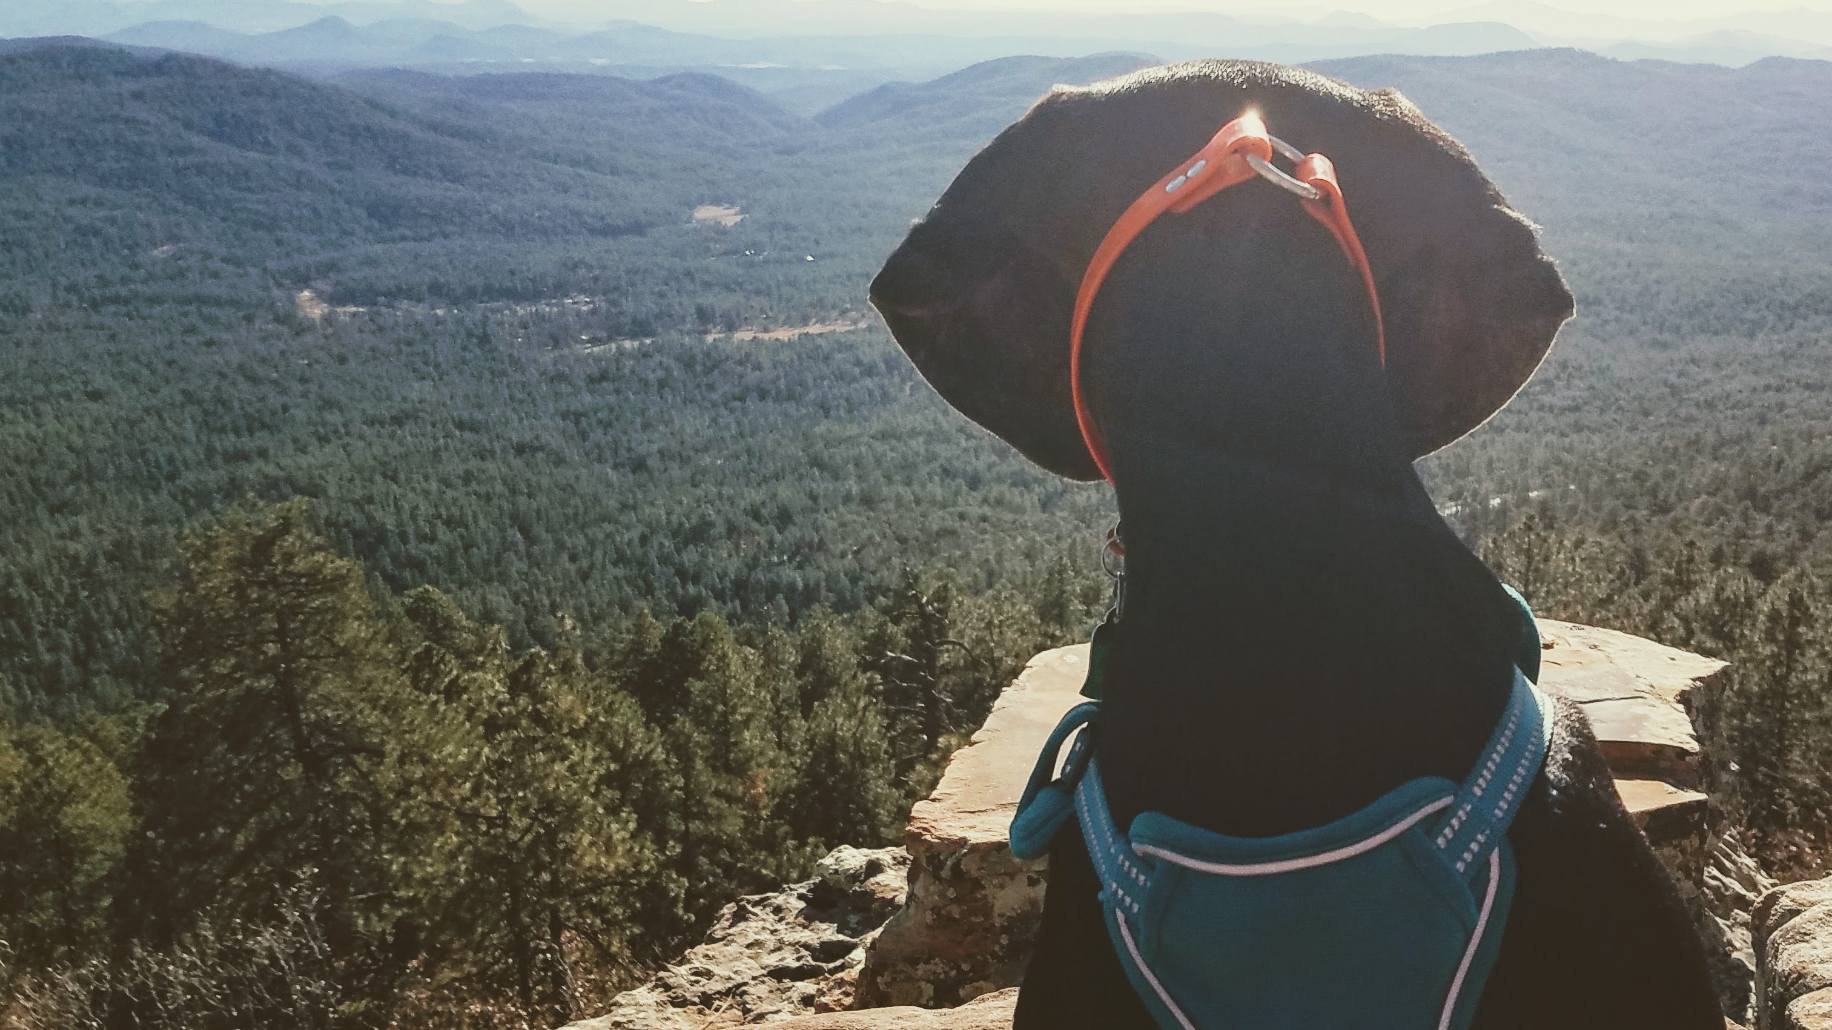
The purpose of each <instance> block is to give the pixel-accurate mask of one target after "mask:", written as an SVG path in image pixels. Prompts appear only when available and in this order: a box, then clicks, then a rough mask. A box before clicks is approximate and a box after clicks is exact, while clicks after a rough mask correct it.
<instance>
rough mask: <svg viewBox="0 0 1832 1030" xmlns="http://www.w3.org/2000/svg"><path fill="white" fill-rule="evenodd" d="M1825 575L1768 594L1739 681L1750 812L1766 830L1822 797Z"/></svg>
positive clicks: (1739, 740) (1739, 731) (1786, 823)
mask: <svg viewBox="0 0 1832 1030" xmlns="http://www.w3.org/2000/svg"><path fill="white" fill-rule="evenodd" d="M1821 596H1822V595H1821V593H1820V591H1819V589H1818V587H1817V583H1816V582H1815V581H1813V580H1812V579H1811V578H1810V577H1808V576H1806V575H1804V574H1797V575H1792V576H1788V577H1786V578H1783V579H1782V580H1780V581H1778V582H1776V584H1775V585H1774V586H1773V587H1771V588H1770V589H1769V590H1768V592H1767V594H1766V595H1765V596H1764V598H1763V602H1762V605H1761V608H1760V611H1759V614H1758V616H1757V621H1756V635H1755V639H1754V640H1753V641H1752V647H1751V649H1750V650H1751V651H1753V654H1751V655H1750V657H1749V658H1748V659H1746V662H1747V668H1746V670H1745V671H1744V672H1743V674H1742V675H1739V676H1738V677H1737V678H1736V680H1735V681H1734V682H1735V683H1736V684H1737V686H1738V687H1739V688H1740V693H1741V695H1742V697H1741V701H1742V705H1741V711H1740V713H1739V718H1738V725H1737V726H1736V728H1735V729H1733V731H1732V733H1733V737H1732V739H1733V741H1734V743H1735V744H1736V747H1737V756H1738V764H1739V765H1740V767H1741V774H1742V782H1743V794H1744V800H1745V802H1746V804H1747V818H1748V821H1749V823H1750V825H1751V826H1753V827H1754V828H1756V829H1757V830H1758V831H1768V832H1773V831H1782V830H1787V829H1789V828H1791V827H1792V826H1794V825H1795V823H1796V822H1797V821H1798V819H1799V817H1800V816H1801V815H1802V812H1803V809H1805V808H1807V807H1809V806H1814V805H1816V804H1817V801H1818V798H1817V797H1816V794H1817V787H1818V780H1819V769H1818V767H1817V751H1818V748H1819V746H1820V745H1821V744H1822V743H1823V741H1824V739H1825V725H1826V716H1827V707H1826V702H1827V698H1826V694H1825V690H1826V682H1825V674H1824V661H1825V659H1824V656H1823V648H1822V646H1821V645H1819V644H1818V643H1817V639H1816V634H1818V632H1819V631H1820V628H1821V627H1822V626H1823V625H1824V624H1825V619H1824V609H1823V603H1822V602H1821V600H1820V598H1821Z"/></svg>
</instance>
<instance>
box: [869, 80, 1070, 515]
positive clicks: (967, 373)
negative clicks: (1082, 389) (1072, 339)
mask: <svg viewBox="0 0 1832 1030" xmlns="http://www.w3.org/2000/svg"><path fill="white" fill-rule="evenodd" d="M1056 96H1057V95H1056V94H1052V95H1051V96H1050V97H1046V98H1045V99H1044V101H1043V102H1041V103H1039V104H1038V105H1037V106H1036V107H1035V108H1033V109H1032V110H1031V113H1030V114H1028V115H1027V116H1026V117H1025V118H1024V119H1023V120H1021V121H1019V122H1018V123H1017V124H1015V125H1013V126H1011V127H1010V128H1008V129H1006V130H1005V132H1003V133H1002V134H1000V136H999V138H998V139H996V140H994V141H993V143H992V144H991V145H989V146H988V147H987V148H986V149H985V150H983V151H981V152H980V154H979V155H978V156H977V157H975V158H974V159H973V161H972V162H970V163H969V164H968V165H967V167H966V168H965V169H964V170H962V171H961V173H960V175H958V176H957V177H956V178H955V180H954V183H953V185H951V186H949V187H948V190H947V192H945V193H944V194H943V195H942V198H941V199H940V200H939V201H937V202H936V203H935V206H934V207H933V208H931V209H930V210H929V213H928V215H927V216H926V217H925V218H923V219H922V220H921V221H919V222H917V223H916V225H915V226H914V227H912V228H911V230H910V233H909V236H908V237H907V238H906V239H905V240H904V241H903V245H902V246H900V247H898V248H897V250H896V251H895V252H894V253H892V254H891V256H890V259H889V260H887V261H886V262H885V264H884V268H883V269H882V270H881V271H879V273H878V276H877V278H875V279H874V280H873V281H872V284H871V300H872V304H873V306H875V307H876V308H877V309H878V311H879V312H880V313H881V314H882V315H883V316H884V320H885V322H886V324H888V325H889V326H890V328H891V333H892V334H893V335H894V336H895V337H896V339H897V343H898V344H899V345H901V346H902V347H903V349H904V352H905V353H907V354H908V355H909V357H910V360H911V361H912V362H914V363H915V365H916V368H917V370H918V371H920V372H921V373H922V374H923V376H924V377H925V378H926V379H928V381H929V383H930V385H932V386H933V387H935V390H936V392H938V393H940V394H941V395H942V397H943V398H945V399H946V400H947V401H948V403H950V404H952V405H954V407H956V408H958V409H959V410H960V411H961V412H962V413H963V414H965V415H966V416H967V417H968V418H971V419H973V420H974V421H975V422H978V423H979V424H980V425H982V426H985V427H986V428H987V429H990V430H991V431H992V432H993V433H995V434H997V435H998V436H999V437H1001V438H1002V439H1004V440H1005V441H1006V442H1007V443H1010V444H1011V445H1012V446H1014V447H1016V448H1017V449H1018V450H1019V451H1020V452H1021V453H1022V454H1024V456H1025V457H1027V458H1029V459H1031V460H1032V461H1034V462H1036V463H1037V464H1039V465H1042V466H1043V467H1044V468H1047V469H1049V470H1051V471H1053V472H1056V473H1058V474H1061V475H1065V476H1068V477H1070V478H1073V479H1095V478H1098V477H1099V475H1100V472H1099V469H1097V468H1096V467H1095V465H1094V460H1093V459H1092V458H1091V457H1090V456H1089V455H1088V453H1087V450H1086V448H1085V447H1083V446H1082V442H1081V433H1080V431H1079V430H1077V429H1076V427H1075V412H1074V408H1073V406H1072V404H1071V401H1070V396H1069V365H1068V346H1069V344H1068V340H1069V315H1070V309H1071V308H1072V307H1073V305H1074V302H1075V289H1076V287H1077V286H1078V285H1079V284H1080V277H1081V269H1080V268H1079V267H1077V266H1076V265H1075V261H1076V250H1077V247H1076V244H1075V241H1074V240H1073V239H1072V238H1071V237H1069V236H1065V235H1064V232H1063V229H1064V228H1065V226H1066V224H1067V221H1068V217H1067V213H1066V212H1062V211H1058V210H1053V209H1052V201H1053V200H1056V199H1058V196H1059V195H1058V194H1057V192H1056V189H1055V188H1054V186H1055V185H1057V184H1052V183H1051V182H1050V181H1049V176H1048V172H1047V168H1048V167H1049V165H1050V164H1051V163H1052V157H1051V151H1052V149H1056V150H1058V152H1060V148H1061V146H1062V144H1063V143H1065V142H1066V141H1067V140H1066V138H1065V134H1067V133H1069V132H1070V131H1071V130H1070V127H1069V126H1068V125H1067V123H1066V121H1065V119H1063V118H1062V117H1060V116H1058V114H1057V112H1056V111H1055V107H1056V106H1057V105H1056V104H1055V103H1054V101H1055V99H1056Z"/></svg>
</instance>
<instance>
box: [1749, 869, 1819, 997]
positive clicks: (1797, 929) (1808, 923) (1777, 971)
mask: <svg viewBox="0 0 1832 1030" xmlns="http://www.w3.org/2000/svg"><path fill="white" fill-rule="evenodd" d="M1751 923H1752V929H1753V931H1754V940H1753V944H1754V947H1755V952H1756V998H1757V1005H1756V1030H1832V878H1828V879H1824V880H1813V881H1809V882H1807V883H1795V884H1789V885H1788V886H1785V887H1778V888H1776V889H1774V890H1771V891H1769V892H1768V893H1767V894H1765V895H1763V897H1762V900H1761V901H1760V902H1758V903H1757V904H1756V909H1755V912H1754V914H1753V915H1752V917H1751Z"/></svg>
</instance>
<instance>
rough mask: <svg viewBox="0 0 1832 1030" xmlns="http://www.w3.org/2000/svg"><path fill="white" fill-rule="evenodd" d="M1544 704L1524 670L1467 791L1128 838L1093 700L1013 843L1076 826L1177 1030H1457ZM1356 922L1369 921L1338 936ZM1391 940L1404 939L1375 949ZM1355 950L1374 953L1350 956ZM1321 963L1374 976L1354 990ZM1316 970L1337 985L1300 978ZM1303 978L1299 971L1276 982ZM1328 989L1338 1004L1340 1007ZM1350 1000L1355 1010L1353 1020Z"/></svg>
mask: <svg viewBox="0 0 1832 1030" xmlns="http://www.w3.org/2000/svg"><path fill="white" fill-rule="evenodd" d="M1515 597H1516V600H1519V598H1518V595H1515ZM1520 603H1521V606H1522V610H1523V613H1526V608H1525V602H1524V601H1523V602H1520ZM1524 621H1525V624H1526V626H1527V627H1528V629H1527V631H1526V633H1525V634H1524V635H1523V640H1522V649H1521V651H1522V653H1521V655H1520V660H1519V662H1518V665H1519V666H1522V667H1524V666H1528V665H1529V664H1531V666H1532V667H1533V671H1535V672H1537V665H1538V657H1539V640H1538V635H1537V631H1536V630H1535V629H1534V628H1533V622H1532V618H1531V614H1530V613H1526V614H1525V618H1524ZM1549 711H1550V709H1549V707H1548V704H1547V702H1546V700H1545V699H1544V697H1543V696H1542V695H1541V694H1540V692H1539V691H1538V689H1537V688H1536V687H1535V686H1534V685H1533V683H1532V682H1531V680H1530V679H1529V678H1528V675H1527V674H1526V673H1525V672H1524V671H1521V669H1519V668H1517V671H1516V673H1515V676H1514V683H1513V687H1512V690H1511V692H1510V695H1509V698H1508V704H1507V707H1506V709H1505V710H1504V711H1503V712H1502V715H1501V718H1500V720H1499V721H1498V722H1497V724H1496V726H1495V729H1494V731H1493V732H1492V734H1491V735H1490V737H1489V740H1488V743H1487V745H1486V746H1485V748H1484V749H1483V752H1482V758H1481V759H1480V760H1479V761H1478V762H1477V764H1476V767H1475V769H1474V770H1473V771H1472V772H1471V773H1470V775H1469V776H1468V778H1466V779H1465V780H1464V781H1463V782H1462V783H1461V784H1456V783H1452V782H1451V781H1449V780H1443V779H1437V778H1427V779H1421V780H1415V781H1413V782H1411V783H1408V784H1404V785H1402V786H1400V787H1399V788H1397V789H1395V790H1394V791H1392V792H1390V793H1389V794H1388V795H1386V796H1384V797H1383V798H1381V799H1380V800H1379V801H1377V802H1375V804H1373V805H1370V806H1369V807H1368V808H1366V809H1363V810H1362V811H1361V812H1357V813H1355V814H1353V815H1350V816H1348V817H1346V818H1344V819H1342V820H1339V821H1337V822H1335V823H1332V824H1330V825H1329V826H1326V827H1320V828H1317V829H1314V830H1307V831H1302V832H1300V833H1297V834H1289V835H1286V836H1283V837H1277V838H1262V839H1244V838H1228V837H1224V836H1221V835H1219V834H1214V833H1211V832H1209V831H1206V830H1202V829H1200V828H1197V827H1192V826H1189V825H1187V824H1183V823H1180V822H1177V821H1176V820H1173V819H1170V818H1168V817H1166V816H1164V815H1162V814H1159V813H1156V812H1145V813H1142V814H1140V815H1139V817H1138V818H1137V819H1135V820H1134V822H1133V824H1132V827H1131V828H1130V831H1126V830H1122V829H1121V828H1120V827H1119V826H1118V825H1117V824H1116V823H1115V822H1114V821H1113V816H1112V812H1111V810H1110V809H1109V808H1108V805H1107V800H1106V794H1105V791H1104V790H1103V789H1102V785H1101V777H1100V763H1099V760H1098V759H1097V758H1096V756H1095V750H1096V747H1095V735H1096V734H1097V732H1098V729H1099V724H1098V722H1096V719H1097V716H1098V715H1099V712H1100V705H1099V703H1098V702H1087V703H1083V704H1079V705H1077V706H1075V707H1074V708H1073V709H1071V710H1070V711H1069V712H1068V714H1067V715H1065V716H1064V717H1063V719H1062V721H1061V722H1060V723H1059V724H1058V725H1057V727H1056V729H1055V731H1054V732H1053V733H1052V734H1051V735H1050V738H1049V741H1048V742H1047V743H1046V745H1045V747H1044V748H1043V752H1042V754H1041V755H1040V756H1039V757H1038V761H1037V764H1036V767H1035V768H1034V769H1033V771H1032V773H1031V777H1030V781H1029V782H1028V783H1027V784H1026V787H1025V791H1024V795H1023V798H1022V800H1021V801H1020V802H1019V807H1018V813H1017V816H1016V817H1015V818H1014V819H1013V821H1012V827H1011V845H1012V851H1013V852H1014V853H1015V854H1016V855H1017V856H1018V857H1020V858H1027V859H1028V858H1036V857H1041V856H1042V855H1044V854H1046V853H1047V852H1048V850H1049V847H1050V844H1051V842H1052V840H1053V839H1054V838H1055V836H1056V834H1057V833H1058V832H1060V830H1061V829H1062V828H1063V827H1064V826H1065V825H1066V824H1067V822H1068V820H1069V818H1071V817H1073V818H1075V819H1076V820H1077V822H1078V823H1079V824H1080V826H1081V830H1082V837H1083V840H1084V842H1085V844H1086V847H1087V851H1088V856H1089V858H1090V860H1091V861H1092V864H1093V867H1094V871H1095V874H1096V875H1097V877H1098V879H1099V882H1100V884H1101V892H1100V902H1101V906H1102V909H1103V912H1104V913H1105V917H1106V922H1107V927H1108V933H1109V936H1110V937H1111V938H1112V941H1113V945H1114V948H1115V951H1116V953H1117V954H1118V956H1119V958H1120V961H1121V965H1122V966H1123V967H1125V969H1126V974H1127V977H1128V979H1129V980H1130V981H1131V983H1132V985H1133V988H1134V990H1135V991H1136V992H1137V993H1138V994H1139V996H1140V998H1141V999H1142V1000H1143V1001H1144V1002H1145V1004H1146V1006H1147V1008H1149V1009H1150V1010H1151V1011H1152V1013H1153V1014H1154V1016H1155V1017H1156V1019H1157V1021H1158V1022H1159V1024H1160V1025H1161V1026H1164V1027H1167V1028H1171V1030H1198V1028H1199V1027H1200V1028H1203V1030H1207V1028H1209V1027H1214V1028H1216V1030H1235V1028H1236V1027H1245V1026H1263V1025H1272V1024H1268V1023H1266V1022H1265V1020H1266V1019H1267V1018H1269V1017H1268V1015H1267V1013H1268V1012H1273V1013H1277V1014H1278V1015H1277V1016H1275V1017H1271V1018H1279V1019H1284V1020H1286V1021H1284V1022H1278V1023H1277V1024H1276V1025H1291V1026H1297V1025H1306V1026H1309V1025H1336V1026H1349V1025H1353V1026H1356V1027H1382V1028H1386V1027H1394V1028H1401V1027H1404V1028H1407V1030H1412V1028H1415V1027H1416V1028H1419V1030H1429V1027H1435V1028H1436V1030H1460V1028H1463V1027H1466V1026H1467V1025H1468V1022H1469V1021H1470V1020H1471V1019H1472V1018H1473V1017H1474V1010H1475V1005H1476V1002H1477V1000H1478V999H1479V997H1480V995H1481V988H1482V985H1483V982H1484V981H1485V980H1486V977H1487V973H1488V970H1489V968H1490V967H1491V966H1492V965H1493V962H1494V958H1495V954H1496V951H1497V950H1498V948H1499V945H1500V939H1501V931H1502V928H1503V926H1504V925H1505V922H1506V918H1507V912H1508V908H1509V905H1510V902H1511V900H1512V893H1513V878H1514V869H1513V854H1512V849H1511V848H1510V847H1509V846H1508V843H1507V831H1508V827H1509V825H1510V824H1511V823H1512V822H1513V819H1514V816H1515V815H1516V814H1517V813H1518V812H1519V810H1520V805H1521V803H1522V801H1523V800H1524V798H1525V795H1526V794H1527V791H1528V789H1529V787H1530V786H1531V785H1532V783H1533V781H1534V779H1535V778H1536V777H1537V775H1538V773H1539V770H1540V768H1541V767H1542V765H1543V764H1544V761H1545V756H1546V751H1547V747H1548V743H1549V739H1550V720H1549V718H1548V717H1547V713H1548V712H1549ZM1071 735H1074V737H1075V739H1074V743H1073V745H1072V746H1071V747H1070V749H1069V752H1068V755H1067V757H1066V758H1065V759H1064V760H1063V762H1062V764H1061V767H1060V770H1059V772H1058V774H1057V775H1056V776H1055V777H1054V778H1052V777H1051V770H1052V767H1053V766H1054V765H1055V759H1056V756H1057V754H1058V753H1059V752H1060V751H1061V749H1062V746H1063V744H1064V743H1065V742H1067V741H1068V739H1069V738H1070V736H1071ZM1453 874H1454V875H1453ZM1453 883H1454V884H1456V885H1457V886H1455V887H1452V886H1449V885H1450V884H1453ZM1446 899H1448V901H1446ZM1344 913H1347V917H1346V918H1345V916H1344ZM1356 919H1360V920H1361V922H1362V923H1363V924H1365V927H1371V928H1372V929H1365V928H1364V929H1362V930H1355V929H1353V928H1352V927H1351V928H1350V929H1349V930H1347V931H1342V932H1337V931H1339V930H1341V927H1342V924H1344V923H1354V922H1355V920H1356ZM1267 927H1273V928H1274V930H1273V931H1272V932H1271V933H1268V931H1267ZM1357 934H1359V935H1357ZM1383 934H1385V935H1387V936H1390V937H1391V936H1393V935H1394V934H1398V936H1396V937H1393V939H1392V940H1391V941H1390V942H1379V938H1380V937H1381V936H1382V935H1383ZM1407 934H1411V935H1412V937H1411V938H1408V937H1407ZM1332 935H1333V936H1332ZM1281 936H1282V937H1283V938H1284V939H1285V940H1286V941H1287V943H1290V942H1296V943H1295V945H1294V946H1296V947H1298V948H1300V949H1302V954H1303V955H1304V957H1305V959H1306V961H1288V960H1287V959H1286V958H1284V957H1282V955H1281V953H1279V952H1278V950H1277V948H1276V947H1274V946H1273V945H1275V944H1276V943H1277V942H1276V941H1273V940H1270V939H1269V938H1272V937H1281ZM1370 942H1376V944H1375V945H1373V946H1371V945H1370ZM1332 949H1334V951H1332ZM1356 949H1361V950H1364V951H1373V950H1378V951H1379V952H1380V954H1379V955H1372V954H1369V955H1361V956H1357V955H1354V954H1348V953H1346V952H1353V951H1355V950H1356ZM1338 952H1343V953H1341V954H1338ZM1413 953H1416V954H1413ZM1332 962H1333V963H1334V965H1331V963H1332ZM1313 966H1321V967H1325V968H1330V969H1341V970H1348V971H1349V972H1348V973H1347V978H1353V977H1355V976H1357V975H1360V976H1363V977H1367V978H1369V979H1368V980H1367V982H1364V983H1359V984H1352V983H1347V982H1346V980H1345V977H1344V976H1341V975H1334V976H1332V975H1330V974H1327V973H1322V972H1320V971H1319V970H1318V969H1312V968H1309V967H1313ZM1292 967H1303V968H1297V969H1295V970H1294V969H1293V968H1292ZM1307 970H1308V972H1309V974H1310V975H1312V976H1323V977H1324V978H1325V979H1328V980H1329V981H1330V982H1329V983H1328V984H1327V985H1320V986H1318V985H1311V984H1309V983H1307V982H1305V981H1303V980H1302V979H1301V978H1302V977H1303V976H1304V975H1305V974H1306V972H1307ZM1293 976H1297V977H1300V979H1299V980H1297V981H1292V982H1282V981H1291V978H1292V977H1293ZM1396 977H1402V978H1403V977H1411V978H1412V979H1415V980H1418V981H1420V982H1418V983H1406V984H1400V983H1395V978H1396ZM1426 981H1429V982H1426ZM1331 990H1334V991H1336V992H1337V996H1339V997H1340V998H1341V999H1346V1000H1340V1001H1331V1000H1330V998H1329V997H1328V995H1329V994H1330V991H1331ZM1374 998H1392V999H1394V1003H1393V1005H1392V1006H1391V1008H1392V1009H1393V1014H1389V1015H1383V1016H1372V1017H1371V1016H1369V1015H1368V1010H1369V1005H1368V1002H1369V1001H1370V1000H1371V999H1374ZM1347 1004H1353V1005H1356V1006H1359V1007H1358V1008H1356V1009H1355V1010H1354V1011H1355V1012H1356V1013H1358V1015H1355V1016H1353V1017H1350V1016H1348V1015H1347V1014H1346V1013H1345V1011H1344V1009H1343V1008H1342V1006H1343V1005H1347ZM1331 1005H1335V1006H1336V1007H1335V1008H1331V1007H1330V1006H1331ZM1427 1010H1429V1012H1428V1018H1427V1015H1426V1013H1427ZM1293 1018H1296V1019H1298V1020H1299V1022H1289V1020H1290V1019H1293ZM1383 1020H1385V1021H1383Z"/></svg>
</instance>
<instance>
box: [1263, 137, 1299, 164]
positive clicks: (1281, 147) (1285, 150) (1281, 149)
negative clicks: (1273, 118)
mask: <svg viewBox="0 0 1832 1030" xmlns="http://www.w3.org/2000/svg"><path fill="white" fill-rule="evenodd" d="M1266 139H1267V141H1268V142H1270V143H1271V144H1272V149H1274V150H1276V151H1278V153H1279V156H1280V157H1282V158H1284V159H1285V160H1287V161H1290V162H1291V163H1292V164H1294V165H1295V164H1297V163H1298V162H1299V161H1302V160H1304V151H1302V150H1299V149H1298V148H1297V147H1294V146H1292V145H1291V144H1289V143H1287V142H1285V141H1284V140H1282V139H1280V138H1278V137H1277V136H1267V137H1266Z"/></svg>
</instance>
